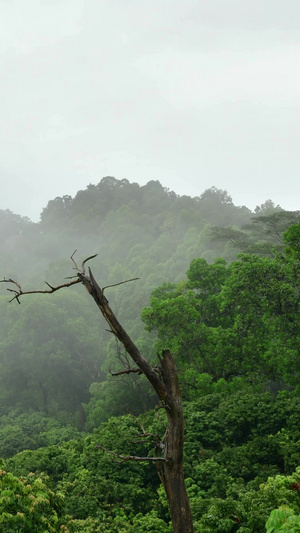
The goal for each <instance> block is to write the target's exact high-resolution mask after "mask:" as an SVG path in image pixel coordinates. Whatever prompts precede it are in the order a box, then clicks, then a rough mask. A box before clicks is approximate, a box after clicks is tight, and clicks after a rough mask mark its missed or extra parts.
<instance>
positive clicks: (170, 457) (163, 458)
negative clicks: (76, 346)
mask: <svg viewBox="0 0 300 533" xmlns="http://www.w3.org/2000/svg"><path fill="white" fill-rule="evenodd" d="M94 257H96V256H95V255H94V256H91V257H88V258H87V259H86V260H85V261H84V262H83V263H82V266H81V268H78V267H77V264H76V263H75V261H74V254H73V255H72V257H71V259H72V261H73V263H74V265H75V269H76V270H77V274H76V276H75V277H73V278H69V279H71V281H68V282H66V283H64V284H62V285H58V286H56V287H53V286H51V285H49V283H47V282H46V284H47V286H48V287H49V288H48V289H46V290H38V291H37V290H33V291H25V292H23V291H22V288H21V286H20V285H19V284H18V283H17V282H16V281H14V280H12V279H3V280H2V282H5V283H10V284H13V285H14V287H16V289H15V288H9V289H8V290H9V291H10V292H12V293H13V294H14V296H13V298H12V299H11V300H10V301H13V300H17V302H18V303H20V298H21V296H23V295H25V294H36V293H53V292H55V291H57V290H60V289H62V288H65V287H70V286H72V285H75V284H77V283H81V284H83V285H84V286H85V288H86V289H87V291H88V293H89V294H90V295H91V297H92V298H93V299H94V301H95V303H96V305H97V307H98V308H99V310H100V311H101V313H102V315H103V317H104V318H105V320H106V322H107V323H108V325H109V328H110V331H111V332H112V333H113V334H114V335H115V336H116V337H117V339H118V340H119V341H120V342H121V343H122V344H123V346H124V348H125V350H126V352H127V353H128V354H129V356H130V357H131V359H132V360H133V361H134V363H135V364H136V367H134V368H131V367H129V368H127V369H126V371H121V372H120V373H128V374H129V373H143V374H144V375H145V376H146V378H147V379H148V381H149V382H150V383H151V385H152V387H153V389H154V390H155V392H156V394H157V396H158V398H159V402H160V407H162V408H164V409H165V411H166V414H167V420H168V424H167V429H166V432H165V435H164V437H163V439H162V441H161V442H159V446H156V450H157V449H159V453H160V455H158V454H157V456H155V457H136V456H128V457H125V456H123V455H119V454H114V455H117V457H118V458H119V459H120V460H121V462H123V461H127V460H135V461H154V462H155V463H156V466H157V471H158V475H159V478H160V480H161V482H162V484H163V486H164V489H165V491H166V495H167V499H168V503H169V507H170V512H171V519H172V524H173V532H174V533H193V531H194V529H193V522H192V514H191V509H190V503H189V499H188V495H187V491H186V486H185V481H184V472H183V443H184V417H183V408H182V402H181V394H180V387H179V382H178V375H177V370H176V365H175V362H174V359H173V357H172V355H171V353H170V352H169V350H164V351H163V353H162V355H161V357H160V363H159V365H158V366H156V367H152V366H151V365H150V364H149V363H148V361H147V360H146V359H145V358H144V356H143V355H142V354H141V352H140V351H139V349H138V348H137V346H136V345H135V344H134V342H133V341H132V339H131V338H130V337H129V335H128V334H127V332H126V331H125V330H124V329H123V327H122V325H121V324H120V322H119V321H118V319H117V317H116V316H115V314H114V312H113V311H112V309H111V307H110V305H109V302H108V300H107V298H106V297H105V295H104V290H105V289H106V288H108V287H104V288H102V289H101V288H100V287H99V285H98V283H97V282H96V280H95V278H94V276H93V274H92V271H91V269H90V268H89V269H88V274H87V273H86V268H85V263H86V262H87V261H88V260H90V259H93V258H94ZM128 281H131V280H128ZM121 283H123V282H121ZM116 285H119V284H116ZM114 374H115V375H116V374H119V372H116V373H114ZM99 447H102V446H101V445H100V446H99ZM106 451H108V452H109V450H106ZM110 453H113V452H110Z"/></svg>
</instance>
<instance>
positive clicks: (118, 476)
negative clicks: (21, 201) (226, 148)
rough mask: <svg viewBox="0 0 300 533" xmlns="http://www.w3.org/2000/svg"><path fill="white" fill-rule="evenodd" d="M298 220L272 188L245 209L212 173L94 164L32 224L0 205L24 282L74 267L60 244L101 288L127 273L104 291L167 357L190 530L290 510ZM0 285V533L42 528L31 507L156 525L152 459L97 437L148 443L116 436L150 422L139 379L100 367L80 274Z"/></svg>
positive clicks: (164, 523)
mask: <svg viewBox="0 0 300 533" xmlns="http://www.w3.org/2000/svg"><path fill="white" fill-rule="evenodd" d="M299 220H300V211H293V212H289V211H284V210H283V209H282V208H281V207H280V206H279V205H275V204H274V203H273V202H272V200H266V201H265V203H264V204H262V205H260V206H257V207H256V209H255V210H254V211H253V212H251V211H250V210H249V209H248V208H247V207H245V206H242V207H240V206H235V205H234V203H233V201H232V199H231V197H230V195H229V193H228V192H227V191H224V190H220V189H217V188H216V187H211V188H210V189H207V190H205V191H204V192H203V193H202V194H201V196H199V197H194V198H192V197H189V196H179V195H177V194H175V193H174V192H173V191H170V190H168V189H167V188H165V187H164V186H163V185H162V184H161V183H160V182H159V181H155V180H153V181H149V182H148V183H147V184H146V185H143V186H140V185H138V184H137V183H130V182H129V181H128V180H126V179H123V180H117V179H116V178H114V177H110V176H108V177H105V178H103V179H102V180H101V181H100V183H98V184H97V185H89V186H87V188H86V189H85V190H81V191H78V192H77V194H76V195H75V196H74V197H71V196H63V197H57V198H55V199H52V200H50V201H49V202H48V204H47V206H46V207H45V208H44V209H43V211H42V213H41V219H40V222H38V223H33V222H31V221H30V220H29V219H27V218H26V217H22V216H20V215H18V214H14V213H12V212H11V211H9V210H1V211H0V252H1V253H0V266H1V272H2V276H1V277H2V279H3V278H5V279H6V280H7V279H8V278H10V279H12V280H14V281H16V282H17V283H18V284H20V286H21V288H22V290H24V291H29V290H36V289H45V287H47V286H46V285H45V281H46V282H48V283H49V284H50V285H59V284H60V283H63V282H64V281H65V278H66V277H68V276H75V275H76V271H74V269H73V267H74V264H73V263H72V261H71V260H70V256H71V254H73V252H74V250H77V253H76V260H77V261H78V264H80V263H81V261H82V260H83V259H85V258H86V257H88V256H91V255H94V254H98V255H97V257H96V258H95V259H94V260H93V273H94V275H95V278H96V279H97V280H98V281H99V284H101V286H109V285H115V284H118V283H120V282H121V281H125V280H128V279H131V278H139V279H137V280H135V281H132V282H130V283H126V284H123V285H118V286H112V287H109V288H107V289H106V291H105V294H106V297H107V298H108V300H109V304H110V306H111V307H112V309H114V311H115V313H116V316H117V317H118V319H119V320H120V321H121V323H122V324H123V325H124V327H125V328H126V329H127V331H128V332H129V334H130V335H131V336H132V338H134V340H135V343H136V344H137V346H138V347H139V349H140V351H141V352H142V353H143V355H144V356H145V357H146V358H147V359H148V360H149V361H155V360H156V359H155V358H157V354H159V353H161V352H162V350H164V349H170V350H171V352H172V354H173V356H174V357H175V360H176V364H177V368H178V375H179V381H180V385H181V389H182V395H183V399H184V402H185V404H184V408H185V418H186V437H185V439H186V444H185V475H186V478H187V486H188V493H189V498H190V501H191V506H192V512H193V517H194V521H195V531H196V532H199V533H209V532H213V531H219V532H220V533H225V531H226V532H227V531H228V532H235V531H240V533H260V532H263V531H265V523H266V521H267V519H268V517H269V516H270V513H271V511H272V510H274V509H277V508H279V507H280V506H282V505H285V508H284V509H283V511H282V512H283V515H282V517H283V518H282V521H283V523H285V522H286V521H287V520H289V521H290V522H289V523H292V521H293V524H294V523H295V524H296V523H298V522H297V516H298V515H299V514H300V500H299V494H300V491H299V492H298V489H299V471H298V473H297V472H296V468H297V467H298V466H299V465H300V455H299V454H300V452H299V438H300V434H299V428H300V411H299V405H300V403H299V376H300V358H299V346H300V344H299V340H300V338H299V321H300V313H299V287H300V285H299V284H300V271H299V264H300V263H299V259H300V246H299V242H300V226H299V224H300V222H299ZM8 287H10V288H12V287H11V286H8V285H7V284H6V282H5V283H2V289H3V290H2V292H1V296H0V306H1V322H0V416H1V417H0V457H2V458H3V465H2V467H1V468H3V469H2V470H0V511H1V513H2V515H1V516H2V517H1V518H0V531H25V532H29V531H30V532H31V531H36V532H40V531H41V525H40V524H41V523H43V521H44V526H43V527H44V529H45V531H60V530H61V526H64V527H65V531H69V532H70V533H71V532H80V531H84V532H87V533H92V532H100V531H101V532H106V533H111V532H112V533H114V532H115V533H122V532H125V531H126V532H127V531H129V532H130V531H132V532H135V533H136V532H138V533H139V532H144V531H149V532H152V533H156V532H162V533H167V532H170V531H171V529H170V528H171V526H170V517H169V514H168V509H167V503H166V499H165V495H164V493H163V491H162V488H161V487H160V484H159V482H158V479H157V476H156V472H155V468H153V467H151V465H148V464H143V465H142V464H138V465H137V464H132V463H130V464H129V463H126V464H123V465H117V464H115V463H114V462H112V460H111V457H109V456H108V454H105V453H103V451H100V450H99V449H97V448H96V447H95V446H96V445H97V444H101V445H103V446H104V447H105V448H107V449H110V450H113V451H114V452H116V453H122V454H125V455H126V454H129V455H130V454H132V451H133V448H134V454H137V455H141V456H145V455H147V454H150V455H151V453H152V452H151V443H150V442H148V441H146V442H137V443H135V444H132V441H133V440H134V434H135V433H136V429H137V423H136V422H135V419H134V418H133V417H139V420H140V421H141V423H142V424H143V426H144V427H147V429H148V431H149V433H152V434H157V433H162V432H164V431H165V430H164V429H163V428H164V425H163V424H164V420H163V415H162V417H161V419H160V418H159V417H158V416H157V414H156V412H155V411H154V408H155V405H156V404H157V398H156V396H155V394H154V392H153V391H152V390H151V389H150V386H149V384H148V383H147V382H146V380H145V379H144V377H143V376H140V375H138V374H131V375H128V376H127V375H124V376H122V377H119V378H116V377H114V376H112V375H111V373H110V371H118V370H122V369H123V368H124V365H126V364H127V360H126V354H125V353H124V350H123V348H121V347H120V345H119V343H118V341H117V340H116V338H115V337H114V335H112V334H111V332H109V331H107V329H106V328H107V326H106V325H105V322H104V320H103V319H102V318H101V317H100V316H98V314H97V313H95V310H94V307H93V305H91V302H90V299H89V295H88V294H87V293H85V292H84V291H83V290H82V288H81V287H79V286H76V287H70V288H68V289H65V290H64V292H62V291H60V292H58V293H54V294H53V295H51V296H44V295H43V296H42V295H36V294H35V295H32V296H27V297H25V298H24V299H22V303H21V305H18V304H17V302H16V301H14V302H12V303H10V304H9V303H8V300H9V299H11V298H13V296H14V293H12V292H10V293H8V292H7V291H6V289H7V288H8ZM128 411H129V412H130V413H131V415H128V414H127V413H128ZM132 415H133V416H132ZM136 420H137V419H136ZM3 472H4V473H3ZM30 476H31V477H30ZM24 480H25V481H24ZM29 480H31V481H29ZM24 483H25V485H24ZM29 485H30V488H28V489H27V488H26V486H27V487H29ZM1 491H2V492H1ZM5 491H8V492H5ZM1 494H2V496H3V494H4V496H3V497H2V496H1ZM16 494H22V502H23V503H22V506H21V507H19V504H18V502H17V500H15V499H14V498H15V497H16ZM5 495H6V496H7V498H9V502H10V503H9V504H8V500H7V499H5ZM1 498H2V499H1ZM3 498H4V499H3ZM39 498H40V500H39ZM35 499H37V500H36V501H37V503H36V505H35V506H34V512H31V511H29V510H30V509H31V507H30V506H31V503H30V502H31V501H35ZM46 500H47V501H46ZM18 501H19V500H18ZM47 502H48V503H47ZM18 513H19V514H18ZM20 513H21V514H20ZM30 513H31V515H30ZM284 513H285V514H284ZM30 516H31V518H30ZM276 516H277V515H272V516H271V519H270V520H271V521H272V520H275V521H276V520H277V518H276ZM272 517H273V518H272ZM291 527H292V526H291ZM293 527H294V526H293ZM297 527H298V526H297ZM1 528H2V529H1ZM3 528H4V529H3ZM5 528H6V529H5ZM18 528H19V529H18ZM270 531H271V529H270ZM276 531H278V532H279V531H281V530H279V529H278V530H277V529H276ZM290 531H292V529H290ZM293 531H298V529H295V530H293Z"/></svg>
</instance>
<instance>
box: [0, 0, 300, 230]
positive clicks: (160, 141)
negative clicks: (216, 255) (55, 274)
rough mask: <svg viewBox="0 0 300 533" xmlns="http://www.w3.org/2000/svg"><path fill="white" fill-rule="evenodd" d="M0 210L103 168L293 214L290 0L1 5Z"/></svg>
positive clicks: (295, 110) (297, 50)
mask: <svg viewBox="0 0 300 533" xmlns="http://www.w3.org/2000/svg"><path fill="white" fill-rule="evenodd" d="M0 64H1V72H2V75H1V83H0V95H1V113H0V125H1V127H0V143H1V157H0V184H1V201H0V208H1V209H11V210H12V211H14V212H17V213H19V214H22V215H27V216H29V217H30V218H32V219H33V220H38V218H39V213H40V212H41V210H42V208H43V207H45V206H46V204H47V202H48V200H50V199H52V198H54V197H56V196H62V195H64V194H71V195H72V196H73V195H74V194H75V193H76V192H77V190H79V189H84V188H85V187H86V185H87V184H89V183H98V182H99V181H100V180H101V178H102V177H103V176H106V175H111V176H115V177H116V178H118V179H123V178H127V179H128V180H130V181H137V182H138V183H140V184H144V183H146V182H147V181H149V180H151V179H158V180H159V181H160V182H161V183H162V184H163V185H164V186H166V187H169V188H170V189H172V190H174V191H175V192H177V193H179V194H188V195H191V196H197V195H200V194H201V193H202V192H203V191H204V190H205V189H207V188H208V187H210V186H212V185H214V186H216V187H218V188H221V189H227V191H228V192H229V194H231V196H232V197H233V201H234V202H235V203H236V204H238V205H243V204H244V205H247V206H248V207H250V208H251V209H253V208H254V207H255V206H256V205H257V204H260V203H262V202H263V201H264V200H266V199H267V198H272V199H273V201H274V202H275V203H279V204H280V205H281V206H282V207H284V208H286V209H300V172H299V171H300V146H299V145H300V135H299V134H300V108H299V98H300V97H299V95H300V1H299V0H184V1H183V0H85V1H84V0H26V1H24V0H0Z"/></svg>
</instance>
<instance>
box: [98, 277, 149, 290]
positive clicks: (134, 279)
mask: <svg viewBox="0 0 300 533" xmlns="http://www.w3.org/2000/svg"><path fill="white" fill-rule="evenodd" d="M137 279H140V278H132V279H126V280H125V281H120V282H119V283H113V285H106V287H103V289H102V292H104V290H105V289H109V288H110V287H117V286H118V285H123V283H129V282H130V281H136V280H137Z"/></svg>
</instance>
